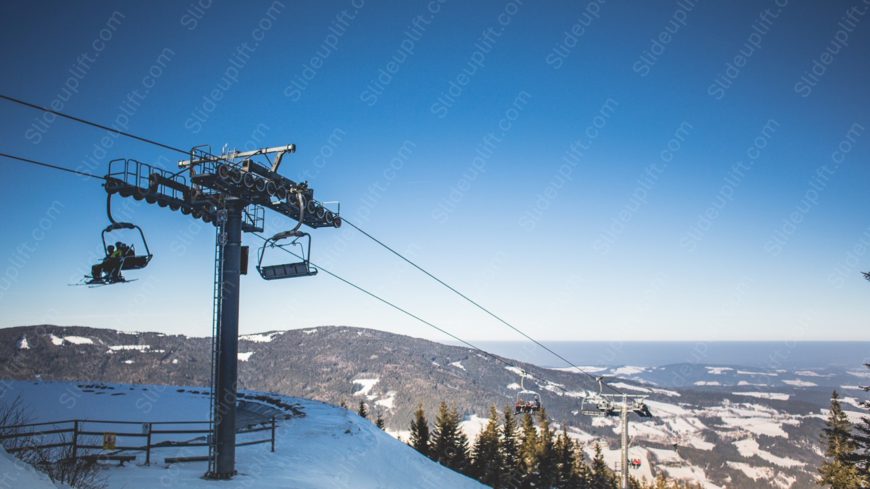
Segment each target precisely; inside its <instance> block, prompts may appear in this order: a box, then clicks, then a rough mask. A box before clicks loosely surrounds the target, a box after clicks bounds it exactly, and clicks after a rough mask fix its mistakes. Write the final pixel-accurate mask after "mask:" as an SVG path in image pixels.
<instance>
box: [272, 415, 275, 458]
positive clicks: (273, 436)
mask: <svg viewBox="0 0 870 489" xmlns="http://www.w3.org/2000/svg"><path fill="white" fill-rule="evenodd" d="M272 452H273V453H274V452H275V416H272Z"/></svg>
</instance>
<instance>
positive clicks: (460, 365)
mask: <svg viewBox="0 0 870 489" xmlns="http://www.w3.org/2000/svg"><path fill="white" fill-rule="evenodd" d="M450 366H451V367H456V368H458V369H460V370H465V367H464V366H463V365H462V362H452V363H451V364H450Z"/></svg>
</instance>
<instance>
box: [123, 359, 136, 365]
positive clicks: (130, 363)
mask: <svg viewBox="0 0 870 489" xmlns="http://www.w3.org/2000/svg"><path fill="white" fill-rule="evenodd" d="M124 363H126V364H127V365H133V363H134V362H133V360H124Z"/></svg>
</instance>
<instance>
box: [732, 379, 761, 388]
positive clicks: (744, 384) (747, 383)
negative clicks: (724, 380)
mask: <svg viewBox="0 0 870 489" xmlns="http://www.w3.org/2000/svg"><path fill="white" fill-rule="evenodd" d="M737 385H738V386H740V387H745V386H749V387H767V384H755V383H753V382H747V381H745V380H741V381H740V382H738V383H737Z"/></svg>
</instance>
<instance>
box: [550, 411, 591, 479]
mask: <svg viewBox="0 0 870 489" xmlns="http://www.w3.org/2000/svg"><path fill="white" fill-rule="evenodd" d="M553 451H554V456H555V459H556V483H555V487H557V488H558V489H583V488H584V487H585V486H583V485H581V481H580V478H579V473H578V470H577V457H576V446H575V445H574V442H573V441H572V440H571V439H570V438H568V431H567V430H566V429H565V427H564V426H563V427H562V432H561V433H559V436H558V437H557V438H556V443H555V446H554V447H553ZM581 463H582V462H581Z"/></svg>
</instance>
